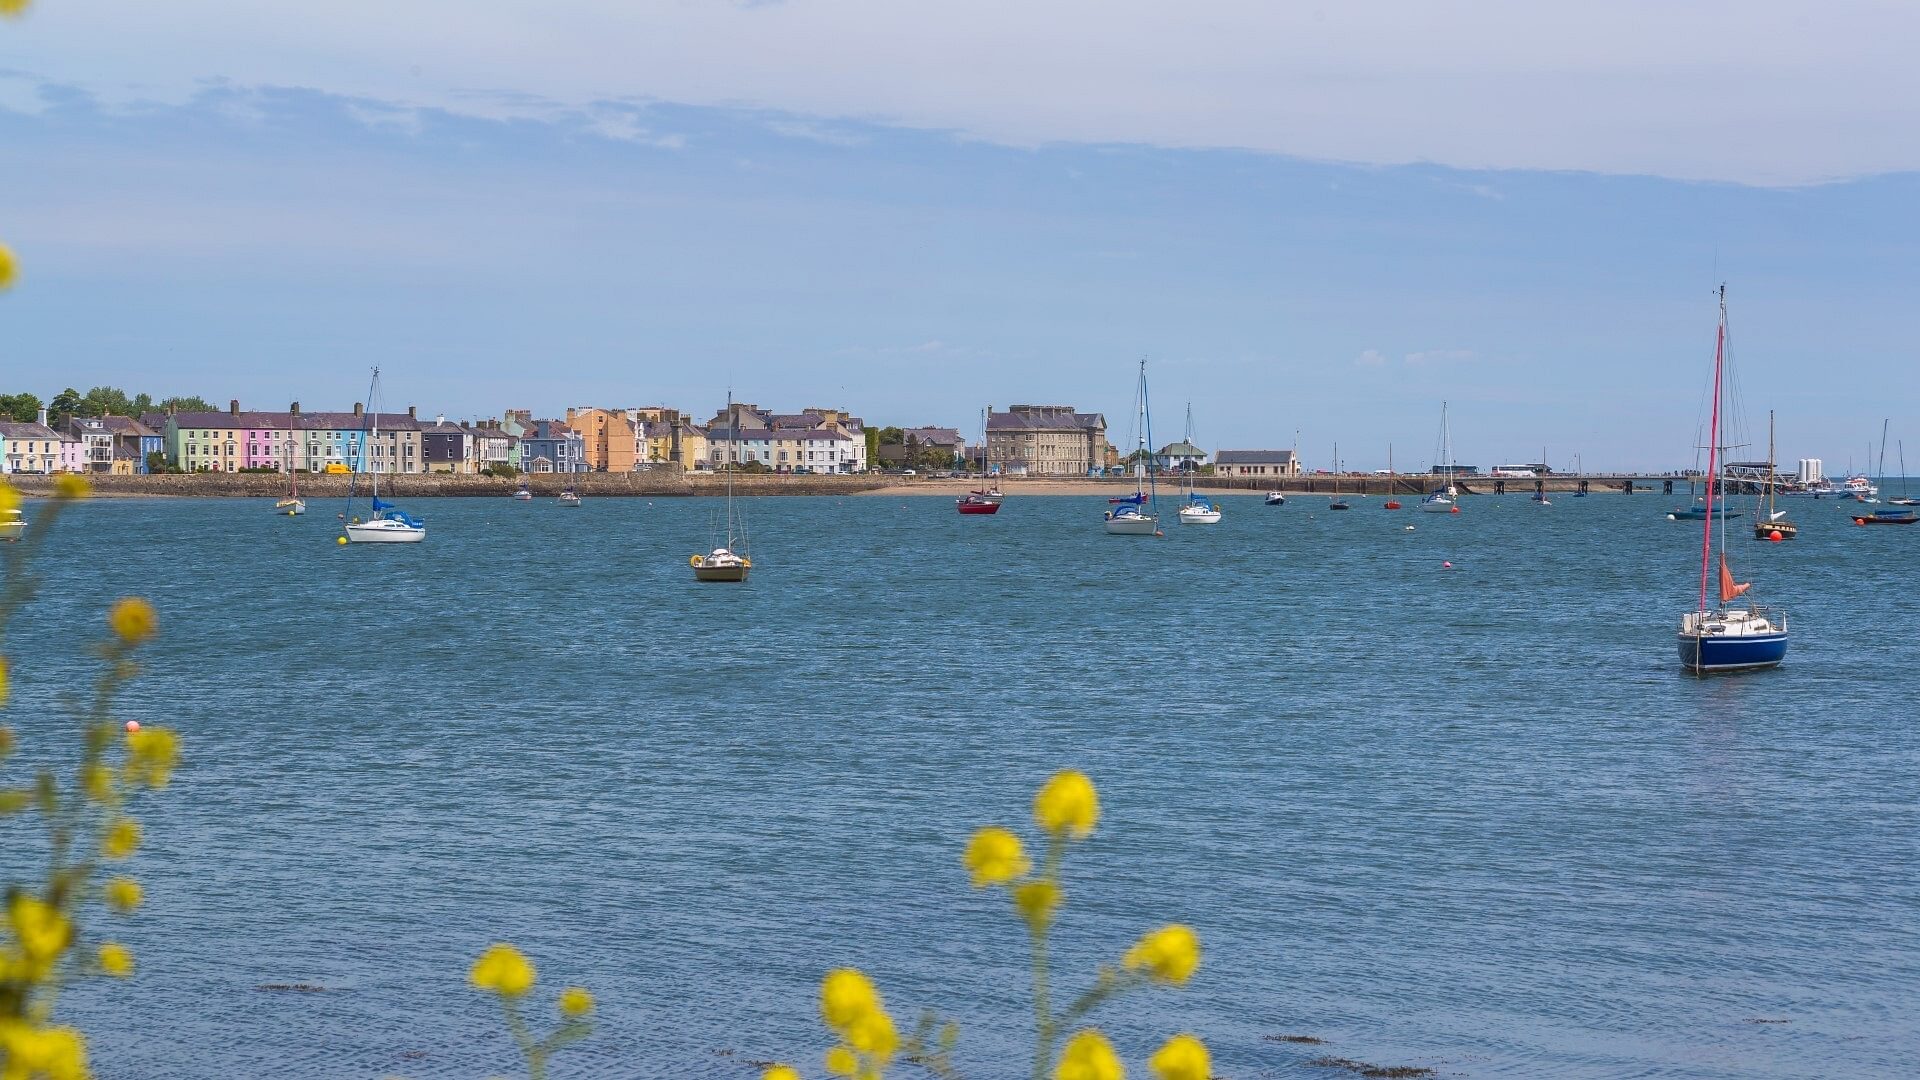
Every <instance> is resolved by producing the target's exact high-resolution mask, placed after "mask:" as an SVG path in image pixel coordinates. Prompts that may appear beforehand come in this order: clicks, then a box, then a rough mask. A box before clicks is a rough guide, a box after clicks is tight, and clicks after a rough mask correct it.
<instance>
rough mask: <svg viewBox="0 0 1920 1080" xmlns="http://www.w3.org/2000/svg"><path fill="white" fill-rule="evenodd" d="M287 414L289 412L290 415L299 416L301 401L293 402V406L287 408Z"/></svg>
mask: <svg viewBox="0 0 1920 1080" xmlns="http://www.w3.org/2000/svg"><path fill="white" fill-rule="evenodd" d="M287 414H288V415H289V416H299V415H300V403H299V402H297V401H296V402H294V403H293V406H292V407H291V408H289V409H288V410H287Z"/></svg>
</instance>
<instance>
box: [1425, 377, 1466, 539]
mask: <svg viewBox="0 0 1920 1080" xmlns="http://www.w3.org/2000/svg"><path fill="white" fill-rule="evenodd" d="M1459 494H1460V493H1459V492H1458V491H1457V490H1455V489H1454V486H1453V431H1452V430H1451V429H1450V428H1449V427H1448V426H1447V403H1446V402H1444V401H1443V402H1441V403H1440V486H1439V487H1437V488H1435V489H1434V490H1433V491H1432V492H1431V493H1430V494H1428V496H1427V497H1426V498H1425V499H1422V500H1421V501H1420V509H1422V510H1424V511H1426V512H1427V513H1429V514H1452V513H1458V512H1459V510H1460V508H1459V507H1457V506H1455V505H1454V504H1453V500H1454V498H1455V497H1457V496H1458V495H1459Z"/></svg>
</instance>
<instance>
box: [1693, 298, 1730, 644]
mask: <svg viewBox="0 0 1920 1080" xmlns="http://www.w3.org/2000/svg"><path fill="white" fill-rule="evenodd" d="M1726 349H1727V287H1726V286H1725V285H1724V284H1723V285H1721V286H1720V325H1719V327H1718V328H1717V329H1716V330H1715V331H1714V335H1713V415H1712V419H1711V421H1709V423H1708V426H1707V519H1706V522H1705V526H1706V527H1705V529H1703V530H1702V531H1701V534H1700V607H1699V610H1700V611H1702V612H1706V611H1711V610H1712V609H1711V608H1709V607H1707V566H1708V564H1710V563H1711V562H1712V561H1713V492H1714V488H1716V487H1718V486H1719V485H1718V484H1716V483H1715V481H1716V480H1717V479H1718V476H1717V470H1718V469H1719V467H1720V365H1721V362H1722V359H1723V357H1724V356H1725V355H1726ZM1726 550H1727V531H1726V529H1725V528H1724V527H1723V528H1722V529H1721V530H1720V553H1721V555H1722V556H1724V555H1725V554H1726Z"/></svg>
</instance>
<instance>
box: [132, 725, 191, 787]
mask: <svg viewBox="0 0 1920 1080" xmlns="http://www.w3.org/2000/svg"><path fill="white" fill-rule="evenodd" d="M178 764H180V736H178V735H176V734H174V733H173V732H172V731H171V730H169V729H167V728H162V727H151V728H141V729H140V730H138V731H129V732H127V766H126V771H127V782H128V783H131V784H145V785H146V786H148V787H150V788H163V787H166V786H167V780H168V779H169V778H170V777H172V776H173V768H174V766H176V765H178Z"/></svg>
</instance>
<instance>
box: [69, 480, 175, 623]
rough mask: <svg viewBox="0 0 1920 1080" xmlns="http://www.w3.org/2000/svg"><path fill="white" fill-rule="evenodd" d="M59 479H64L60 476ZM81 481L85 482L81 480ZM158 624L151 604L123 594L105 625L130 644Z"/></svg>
mask: <svg viewBox="0 0 1920 1080" xmlns="http://www.w3.org/2000/svg"><path fill="white" fill-rule="evenodd" d="M61 479H65V477H62V478H61ZM81 483H83V484H84V483H86V481H84V480H82V481H81ZM158 624H159V617H158V616H156V615H154V613H153V605H152V604H149V603H147V602H146V601H145V600H142V599H141V598H139V597H137V596H123V597H121V598H120V599H119V600H117V601H115V602H114V605H113V610H112V611H109V612H108V613H107V625H108V626H110V627H112V628H113V632H114V634H115V635H116V636H118V637H119V638H120V640H121V641H124V642H127V643H129V644H132V645H138V644H139V643H141V642H143V641H145V640H147V639H148V638H150V637H152V636H153V631H154V629H155V628H156V627H157V626H158Z"/></svg>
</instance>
